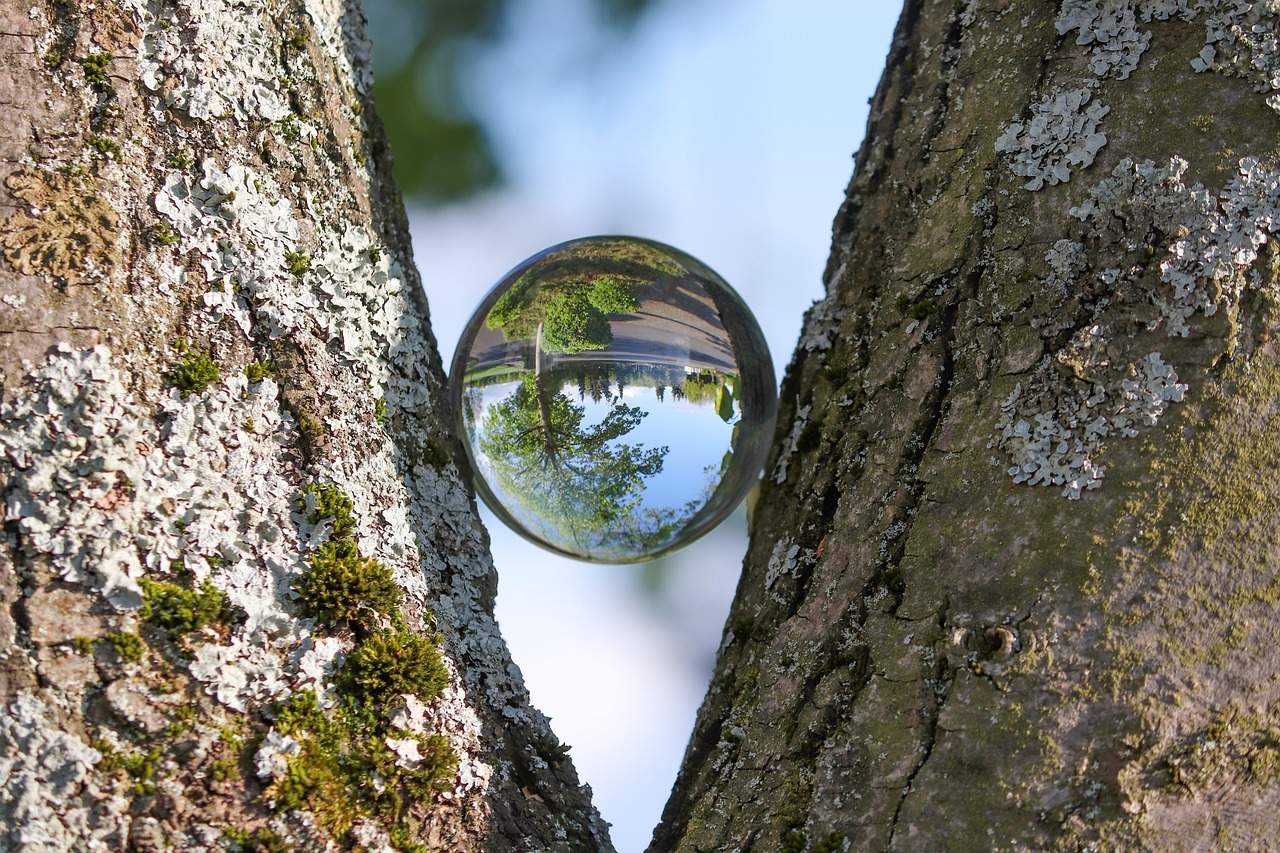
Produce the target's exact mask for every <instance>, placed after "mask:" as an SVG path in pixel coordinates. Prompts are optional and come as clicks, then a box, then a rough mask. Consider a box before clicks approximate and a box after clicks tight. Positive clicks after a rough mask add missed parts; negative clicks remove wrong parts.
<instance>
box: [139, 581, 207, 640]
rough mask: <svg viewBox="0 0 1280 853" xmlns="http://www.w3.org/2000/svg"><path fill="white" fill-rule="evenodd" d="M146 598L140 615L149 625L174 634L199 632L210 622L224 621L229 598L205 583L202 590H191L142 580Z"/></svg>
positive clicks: (170, 584)
mask: <svg viewBox="0 0 1280 853" xmlns="http://www.w3.org/2000/svg"><path fill="white" fill-rule="evenodd" d="M142 591H143V594H144V595H145V599H144V600H143V604H142V611H141V613H139V616H140V617H141V618H142V620H143V621H145V622H150V623H151V624H153V625H158V626H159V627H161V628H166V629H168V630H170V631H172V632H174V633H180V634H185V633H190V632H192V631H199V630H200V629H201V628H203V627H204V626H205V625H208V624H209V623H210V622H216V621H219V620H221V619H223V618H224V617H225V615H226V612H227V604H228V602H227V595H226V593H224V592H223V591H222V590H220V589H218V588H217V587H216V586H214V585H213V584H211V583H210V582H209V581H205V582H204V583H203V584H201V585H200V588H199V589H188V588H187V587H184V586H179V585H178V584H176V583H169V582H167V581H153V580H149V579H147V578H143V579H142Z"/></svg>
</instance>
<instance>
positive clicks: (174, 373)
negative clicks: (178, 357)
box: [165, 341, 221, 394]
mask: <svg viewBox="0 0 1280 853" xmlns="http://www.w3.org/2000/svg"><path fill="white" fill-rule="evenodd" d="M178 351H179V352H181V353H183V356H182V361H180V362H178V364H177V366H175V367H174V368H173V369H172V370H170V371H169V372H168V373H167V374H165V378H166V379H168V380H169V383H170V384H171V385H173V387H175V388H177V389H178V390H179V391H183V392H185V393H187V394H203V393H204V392H205V391H207V390H208V389H209V386H210V385H211V384H213V383H214V382H217V381H218V379H219V378H221V377H220V376H219V374H218V365H216V364H214V362H213V359H211V358H209V356H208V355H207V354H206V353H203V352H196V351H194V350H189V349H188V348H187V347H186V345H185V344H184V343H183V342H181V341H179V342H178Z"/></svg>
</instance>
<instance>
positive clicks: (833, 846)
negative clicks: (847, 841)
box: [813, 831, 844, 853]
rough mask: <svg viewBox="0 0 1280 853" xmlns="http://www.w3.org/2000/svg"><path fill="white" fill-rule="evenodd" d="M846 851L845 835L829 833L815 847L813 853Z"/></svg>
mask: <svg viewBox="0 0 1280 853" xmlns="http://www.w3.org/2000/svg"><path fill="white" fill-rule="evenodd" d="M843 849H844V834H843V833H839V832H835V831H832V832H828V833H827V834H826V835H824V836H823V837H822V839H821V840H820V841H819V842H818V843H817V844H815V845H813V853H838V851H840V850H843Z"/></svg>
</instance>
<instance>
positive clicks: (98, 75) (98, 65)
mask: <svg viewBox="0 0 1280 853" xmlns="http://www.w3.org/2000/svg"><path fill="white" fill-rule="evenodd" d="M113 59H115V57H114V56H113V55H112V54H111V53H110V52H109V51H104V52H102V53H95V54H93V55H92V56H90V57H89V58H88V59H86V60H85V61H84V62H82V63H80V67H81V68H83V69H84V79H85V80H87V81H88V82H89V84H90V85H92V86H93V88H95V89H97V90H99V91H102V90H103V89H105V88H107V86H108V85H109V84H110V81H109V80H108V78H107V66H108V65H110V64H111V60H113ZM59 64H61V60H59Z"/></svg>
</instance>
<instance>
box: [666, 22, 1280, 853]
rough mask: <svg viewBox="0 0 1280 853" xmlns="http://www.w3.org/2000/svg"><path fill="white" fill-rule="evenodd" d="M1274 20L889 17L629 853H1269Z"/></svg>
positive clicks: (1273, 810)
mask: <svg viewBox="0 0 1280 853" xmlns="http://www.w3.org/2000/svg"><path fill="white" fill-rule="evenodd" d="M1278 19H1280V4H1277V3H1275V2H1274V0H1270V1H1269V2H1255V3H1245V2H1175V1H1174V0H1169V2H1146V1H1145V0H1144V2H1129V1H1128V0H1114V2H1113V1H1112V0H1066V2H1062V3H1043V2H1019V1H1018V0H962V2H953V0H908V2H907V4H906V8H905V10H904V12H903V15H902V18H901V20H900V23H899V25H898V29H897V32H896V35H895V38H894V41H893V44H892V48H891V50H890V54H889V57H888V64H887V69H886V71H885V74H884V77H883V79H882V82H881V84H880V87H879V90H878V92H877V94H876V95H875V98H874V100H873V102H872V115H871V118H870V121H869V127H868V133H867V137H866V141H865V142H864V143H863V146H862V149H861V152H860V153H859V155H858V158H857V167H856V170H855V174H854V178H853V180H852V182H851V184H850V186H849V188H848V193H847V198H846V201H845V203H844V205H843V208H842V209H841V211H840V213H839V216H838V218H837V220H836V224H835V228H834V244H833V250H832V256H831V261H830V264H829V266H828V271H827V275H826V280H827V290H828V296H827V298H826V299H825V300H824V301H822V302H820V303H819V304H818V305H816V306H815V307H814V309H813V310H812V311H811V313H810V314H809V316H808V317H807V320H806V327H805V332H804V335H803V337H802V339H801V341H800V345H799V348H798V349H797V350H796V354H795V357H794V359H793V361H792V364H791V367H790V369H789V371H788V374H787V377H786V379H785V381H784V383H783V388H782V408H783V411H782V413H781V417H780V421H779V424H780V425H779V432H778V443H777V447H776V449H775V455H774V458H773V460H772V461H771V463H770V468H768V469H767V470H766V472H765V473H766V478H767V479H766V482H765V484H764V490H763V494H762V496H761V498H760V502H759V504H758V506H757V508H756V511H755V514H754V524H753V530H752V541H751V546H750V550H749V553H748V558H747V562H746V568H745V571H744V574H743V577H742V579H741V581H740V585H739V588H738V592H737V596H736V600H735V602H734V604H733V608H732V614H731V616H730V619H729V622H728V624H727V626H726V632H725V636H724V642H723V645H722V648H721V651H720V654H719V659H718V663H717V668H716V673H715V677H714V680H713V683H712V684H711V687H710V689H709V692H708V694H707V696H706V699H705V701H704V704H703V706H702V708H701V711H700V713H699V715H698V720H697V724H696V729H695V731H694V733H693V737H692V740H691V742H690V745H689V747H688V751H687V753H686V756H685V764H684V768H683V770H682V772H681V774H680V778H679V781H678V782H677V785H676V788H675V790H674V792H673V795H672V798H671V800H670V802H669V803H668V806H667V809H666V812H665V815H664V819H663V823H662V825H661V826H660V827H659V828H658V830H657V831H656V832H655V836H654V842H653V845H652V848H651V849H652V850H655V851H659V850H660V851H667V850H685V851H694V850H697V851H725V850H744V851H745V850H778V849H781V850H786V851H792V853H799V852H800V851H824V852H825V851H832V850H839V849H848V850H913V851H918V850H928V851H943V850H954V851H973V850H1073V851H1074V850H1160V851H1203V850H1270V849H1277V848H1280V841H1277V839H1280V825H1278V824H1277V817H1276V816H1277V814H1278V813H1280V764H1277V759H1280V706H1278V705H1277V701H1278V700H1280V682H1278V681H1277V675H1276V673H1277V672H1278V671H1280V644H1278V643H1277V625H1280V581H1277V577H1276V565H1277V557H1278V555H1280V481H1278V480H1277V478H1276V476H1275V471H1276V470H1277V467H1278V464H1280V353H1278V352H1277V342H1276V339H1275V334H1276V329H1277V322H1278V321H1280V313H1278V311H1277V295H1278V294H1280V290H1278V288H1280V252H1278V251H1277V249H1278V246H1277V240H1276V231H1277V229H1278V228H1280V173H1278V172H1277V169H1278V167H1280V162H1278V159H1280V147H1278V142H1280V114H1278V113H1277V110H1278V109H1280V95H1278V94H1277V90H1278V89H1280V74H1278V73H1277V71H1278V69H1280V62H1278V60H1280V45H1278V43H1277V21H1278Z"/></svg>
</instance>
